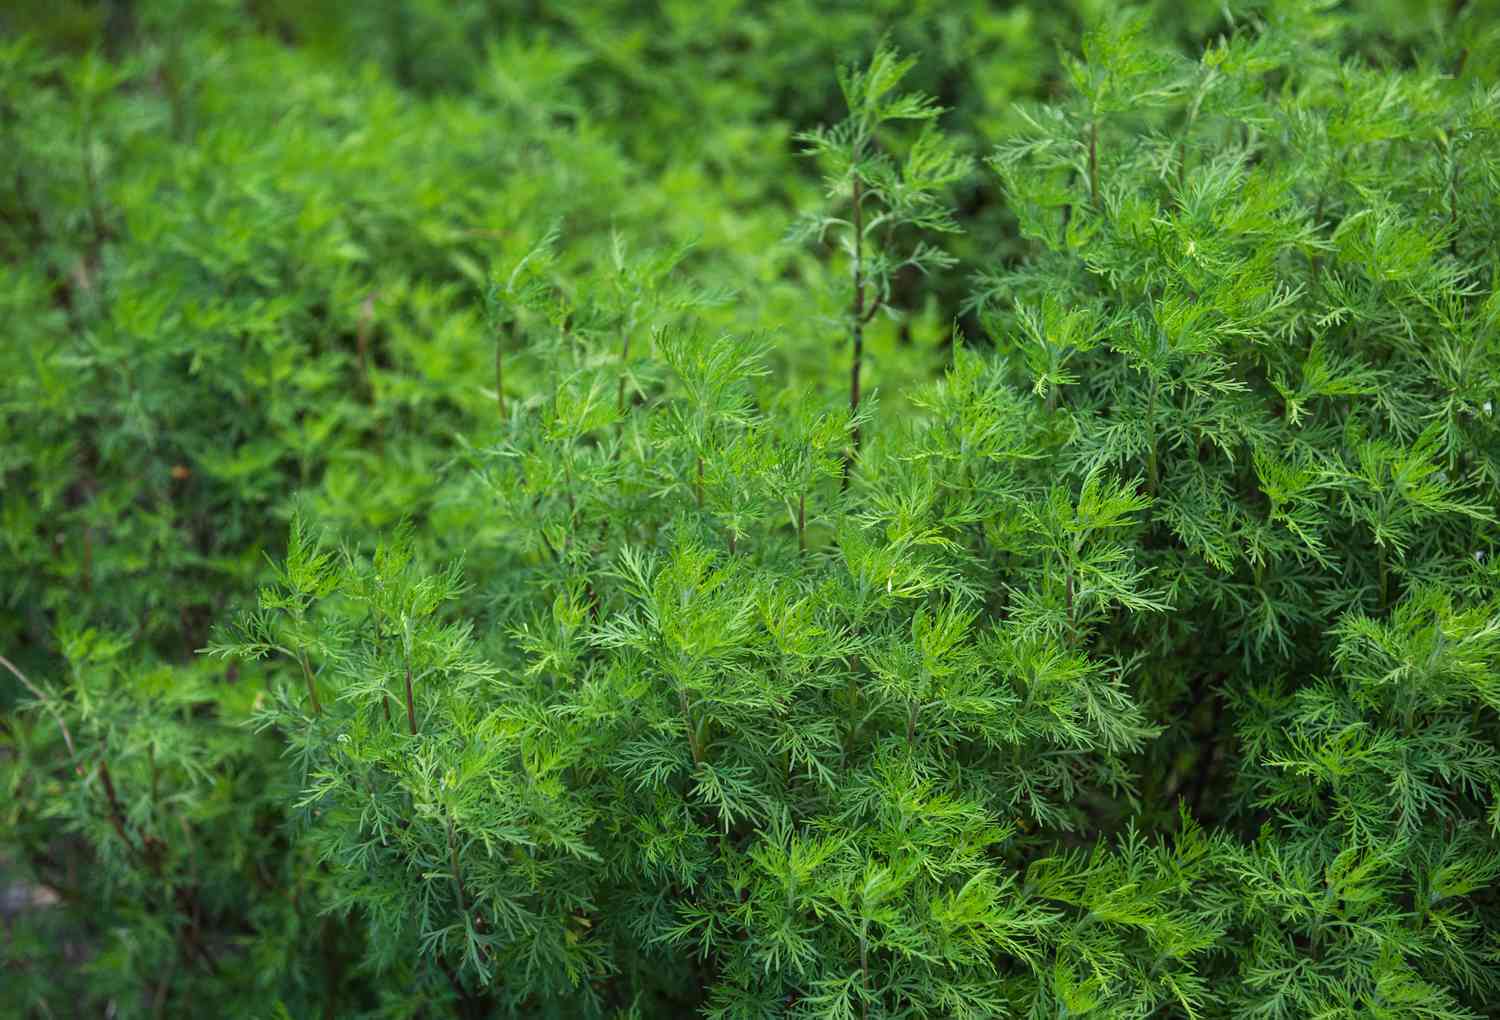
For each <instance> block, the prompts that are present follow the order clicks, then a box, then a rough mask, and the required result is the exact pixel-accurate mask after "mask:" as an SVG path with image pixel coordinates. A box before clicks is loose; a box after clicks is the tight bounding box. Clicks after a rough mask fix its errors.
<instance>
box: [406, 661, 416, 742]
mask: <svg viewBox="0 0 1500 1020" xmlns="http://www.w3.org/2000/svg"><path fill="white" fill-rule="evenodd" d="M406 728H407V729H409V730H410V731H411V735H412V736H414V737H415V736H416V735H417V706H416V700H415V699H414V698H413V697H412V693H411V652H407V653H406Z"/></svg>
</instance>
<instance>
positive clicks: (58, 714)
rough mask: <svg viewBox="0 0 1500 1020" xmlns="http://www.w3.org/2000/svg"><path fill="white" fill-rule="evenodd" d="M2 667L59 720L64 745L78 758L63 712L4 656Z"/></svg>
mask: <svg viewBox="0 0 1500 1020" xmlns="http://www.w3.org/2000/svg"><path fill="white" fill-rule="evenodd" d="M0 666H4V667H5V668H6V669H8V670H10V672H11V674H12V675H13V676H14V677H15V678H16V679H17V680H19V681H21V684H22V686H24V687H25V688H26V689H27V690H28V691H30V692H31V693H32V695H33V696H34V697H35V698H36V699H37V700H38V701H40V702H41V703H42V704H44V705H46V706H47V711H48V712H50V713H51V714H52V718H53V719H56V720H57V728H58V729H60V730H62V735H63V743H64V744H66V745H68V755H69V757H72V758H76V757H78V749H77V748H76V747H74V746H73V734H72V733H70V732H69V731H68V724H67V722H65V721H64V720H63V717H62V712H61V711H59V709H58V707H57V706H56V705H54V704H53V703H52V699H51V698H49V697H47V694H46V692H44V691H43V690H42V689H41V688H40V687H38V686H37V685H36V684H34V683H32V682H31V681H30V680H28V679H26V674H25V673H22V672H21V671H20V670H19V669H17V668H16V664H15V663H13V662H11V661H10V660H9V659H7V658H6V657H5V656H3V655H0ZM76 768H77V766H75V769H76ZM80 774H82V773H80Z"/></svg>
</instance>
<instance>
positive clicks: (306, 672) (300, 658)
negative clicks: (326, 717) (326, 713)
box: [297, 648, 323, 715]
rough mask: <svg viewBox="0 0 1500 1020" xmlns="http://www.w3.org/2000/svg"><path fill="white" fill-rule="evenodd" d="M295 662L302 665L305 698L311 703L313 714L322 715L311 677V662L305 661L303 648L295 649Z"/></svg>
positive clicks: (315, 683) (305, 656)
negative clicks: (305, 686) (305, 689)
mask: <svg viewBox="0 0 1500 1020" xmlns="http://www.w3.org/2000/svg"><path fill="white" fill-rule="evenodd" d="M297 664H298V665H300V666H301V667H302V677H303V679H304V680H306V681H307V700H308V703H309V704H310V705H312V710H313V715H322V714H323V703H322V702H321V701H319V700H318V684H317V681H316V680H315V679H313V671H312V664H311V663H309V662H308V661H307V651H306V650H305V649H302V648H299V649H297Z"/></svg>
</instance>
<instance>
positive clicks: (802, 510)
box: [797, 490, 807, 552]
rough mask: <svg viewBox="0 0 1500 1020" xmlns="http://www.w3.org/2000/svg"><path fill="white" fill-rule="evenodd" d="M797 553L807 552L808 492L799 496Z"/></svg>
mask: <svg viewBox="0 0 1500 1020" xmlns="http://www.w3.org/2000/svg"><path fill="white" fill-rule="evenodd" d="M797 551H798V552H807V492H806V491H805V490H804V491H803V492H800V493H798V495H797Z"/></svg>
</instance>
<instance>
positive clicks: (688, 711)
mask: <svg viewBox="0 0 1500 1020" xmlns="http://www.w3.org/2000/svg"><path fill="white" fill-rule="evenodd" d="M677 703H678V705H679V706H680V707H681V708H682V718H683V721H684V722H686V723H687V733H688V749H689V750H690V751H692V752H693V765H694V766H698V765H702V764H703V748H702V747H700V746H699V745H698V728H697V727H696V726H694V725H693V709H692V706H691V705H689V704H688V696H687V691H685V690H683V689H682V688H681V687H678V688H677Z"/></svg>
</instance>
